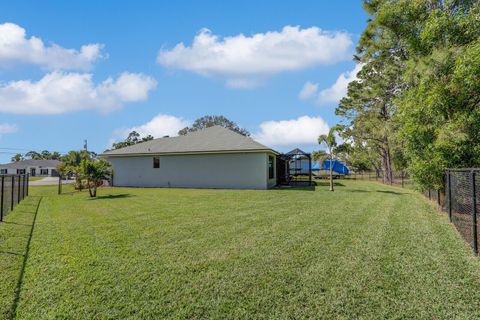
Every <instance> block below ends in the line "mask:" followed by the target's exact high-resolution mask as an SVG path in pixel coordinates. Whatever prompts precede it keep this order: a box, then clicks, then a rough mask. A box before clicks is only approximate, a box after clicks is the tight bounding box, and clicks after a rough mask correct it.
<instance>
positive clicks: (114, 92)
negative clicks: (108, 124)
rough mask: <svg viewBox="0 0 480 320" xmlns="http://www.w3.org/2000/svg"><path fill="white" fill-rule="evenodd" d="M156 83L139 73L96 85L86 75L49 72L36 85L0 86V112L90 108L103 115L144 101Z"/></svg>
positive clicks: (23, 82) (89, 76) (38, 112)
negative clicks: (126, 105) (129, 104)
mask: <svg viewBox="0 0 480 320" xmlns="http://www.w3.org/2000/svg"><path fill="white" fill-rule="evenodd" d="M155 87H156V81H155V80H154V79H153V78H150V77H148V76H146V75H144V74H141V73H128V72H124V73H122V74H120V76H119V77H118V78H117V79H113V78H111V77H109V78H107V79H106V80H105V81H103V82H101V83H100V84H98V85H96V84H95V83H94V82H93V80H92V75H91V74H88V73H64V72H52V73H48V74H46V75H45V76H44V77H43V78H42V79H40V80H39V81H37V82H32V81H30V80H22V81H11V82H8V83H4V84H0V112H5V113H16V114H42V115H44V114H61V113H66V112H73V111H80V110H88V109H93V110H97V111H100V112H103V113H107V112H110V111H113V110H116V109H119V108H121V107H122V106H123V105H124V104H125V103H128V102H137V101H142V100H145V99H147V98H148V93H149V91H150V90H152V89H153V88H155Z"/></svg>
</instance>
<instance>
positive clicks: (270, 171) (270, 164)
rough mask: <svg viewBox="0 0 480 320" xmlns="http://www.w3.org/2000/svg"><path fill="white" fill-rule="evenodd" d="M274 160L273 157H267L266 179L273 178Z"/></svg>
mask: <svg viewBox="0 0 480 320" xmlns="http://www.w3.org/2000/svg"><path fill="white" fill-rule="evenodd" d="M274 160H275V158H274V157H273V156H268V179H273V178H275V172H274V166H273V161H274Z"/></svg>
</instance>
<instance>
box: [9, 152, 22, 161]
mask: <svg viewBox="0 0 480 320" xmlns="http://www.w3.org/2000/svg"><path fill="white" fill-rule="evenodd" d="M22 160H24V157H23V154H21V153H17V154H16V155H14V156H13V157H12V159H10V161H11V162H18V161H22Z"/></svg>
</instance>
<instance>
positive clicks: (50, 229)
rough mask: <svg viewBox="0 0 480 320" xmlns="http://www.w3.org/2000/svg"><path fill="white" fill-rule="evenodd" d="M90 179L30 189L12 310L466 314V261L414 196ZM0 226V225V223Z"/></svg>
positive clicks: (378, 189) (472, 307)
mask: <svg viewBox="0 0 480 320" xmlns="http://www.w3.org/2000/svg"><path fill="white" fill-rule="evenodd" d="M339 183H340V184H339V185H338V186H337V188H336V190H337V191H336V192H334V193H331V192H328V191H327V189H328V187H327V186H326V185H321V186H318V187H316V190H315V191H304V190H268V191H251V190H250V191H248V190H243V191H242V190H188V189H133V188H112V189H108V188H107V189H101V191H100V196H101V197H100V198H98V199H96V200H91V199H89V198H88V195H87V193H86V192H83V193H73V194H71V195H62V196H57V195H55V190H54V189H53V188H48V187H42V188H35V189H33V190H32V192H33V193H34V194H37V195H40V194H41V195H43V196H44V200H43V204H42V206H41V208H40V211H39V215H38V220H37V226H36V230H35V235H34V238H33V240H32V244H31V248H30V250H31V251H30V258H29V261H28V264H27V267H26V273H25V281H24V284H23V286H22V291H21V295H20V304H19V305H18V309H17V316H18V318H20V319H31V318H36V319H42V318H84V319H91V318H96V319H118V318H122V319H142V318H143V319H144V318H226V317H228V318H256V319H258V318H260V319H261V318H275V319H282V318H319V317H322V318H339V319H349V318H360V319H362V318H363V319H375V318H377V319H381V318H419V317H420V318H452V317H462V318H475V317H477V316H479V310H480V308H479V307H480V299H479V298H480V279H479V274H480V273H479V266H480V264H479V262H478V261H477V259H475V258H474V257H473V256H472V254H471V252H470V251H469V250H468V248H467V247H466V246H465V244H464V242H463V240H462V239H461V238H460V237H459V236H458V235H457V233H456V231H455V229H454V228H453V227H452V226H451V225H450V224H448V219H447V218H446V217H445V215H441V214H439V213H438V212H436V210H435V209H434V207H433V206H432V205H431V204H430V203H427V202H426V201H425V199H423V198H422V196H421V195H418V194H415V193H414V192H412V191H407V190H404V189H400V188H391V187H386V186H383V185H380V184H377V183H371V182H360V181H357V182H355V181H353V182H352V181H340V182H339ZM0 232H1V229H0Z"/></svg>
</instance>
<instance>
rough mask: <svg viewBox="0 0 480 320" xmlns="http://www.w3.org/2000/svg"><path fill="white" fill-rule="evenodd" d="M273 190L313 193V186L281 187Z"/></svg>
mask: <svg viewBox="0 0 480 320" xmlns="http://www.w3.org/2000/svg"><path fill="white" fill-rule="evenodd" d="M273 190H280V191H315V186H281V187H277V188H275V189H273Z"/></svg>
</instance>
